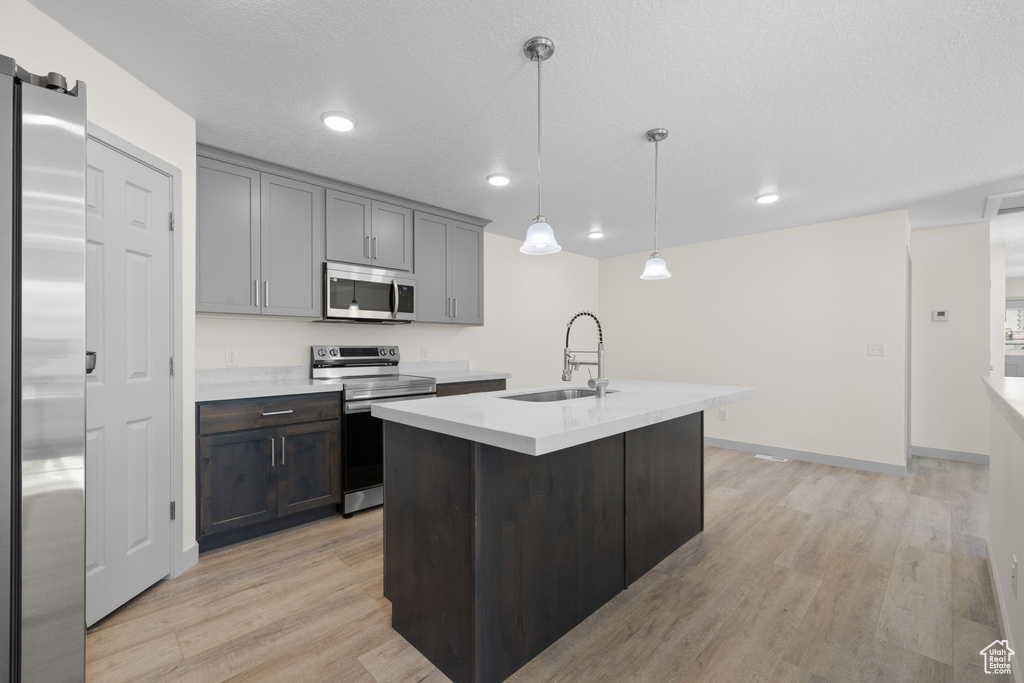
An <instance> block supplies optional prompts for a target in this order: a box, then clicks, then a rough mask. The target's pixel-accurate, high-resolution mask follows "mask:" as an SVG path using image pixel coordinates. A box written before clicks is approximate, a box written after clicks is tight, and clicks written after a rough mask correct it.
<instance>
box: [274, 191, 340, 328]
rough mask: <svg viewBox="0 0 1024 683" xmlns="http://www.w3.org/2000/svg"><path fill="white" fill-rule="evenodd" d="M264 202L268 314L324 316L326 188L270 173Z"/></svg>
mask: <svg viewBox="0 0 1024 683" xmlns="http://www.w3.org/2000/svg"><path fill="white" fill-rule="evenodd" d="M260 204H261V217H262V218H261V224H262V230H261V235H262V239H261V245H262V252H263V258H262V275H263V292H262V299H261V303H262V305H263V309H262V310H263V313H264V314H266V315H294V316H301V317H307V318H311V317H316V316H319V315H320V314H321V305H320V300H321V296H322V295H321V290H322V287H321V286H320V267H321V266H320V264H321V261H322V256H321V255H322V253H323V252H322V251H321V249H322V247H321V246H320V245H321V244H323V239H324V238H323V235H324V214H323V209H324V190H323V188H320V187H316V186H315V185H310V184H308V183H303V182H299V181H298V180H292V179H290V178H281V177H279V176H275V175H271V174H269V173H264V174H262V178H261V182H260Z"/></svg>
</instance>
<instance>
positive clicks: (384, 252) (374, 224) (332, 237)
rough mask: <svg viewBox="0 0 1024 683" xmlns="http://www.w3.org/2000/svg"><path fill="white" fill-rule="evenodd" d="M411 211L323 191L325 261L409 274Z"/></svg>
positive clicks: (333, 191)
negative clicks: (325, 200)
mask: <svg viewBox="0 0 1024 683" xmlns="http://www.w3.org/2000/svg"><path fill="white" fill-rule="evenodd" d="M412 214H413V212H412V209H407V208H405V207H402V206H396V205H394V204H388V203H386V202H379V201H376V200H370V199H364V198H363V197H359V196H356V195H353V194H348V193H347V192H338V191H337V190H328V191H327V240H326V244H327V248H326V254H327V260H328V261H341V262H343V263H359V264H363V265H372V266H377V267H379V268H389V269H391V270H412V252H413V244H412V234H413V226H412V222H413V218H412Z"/></svg>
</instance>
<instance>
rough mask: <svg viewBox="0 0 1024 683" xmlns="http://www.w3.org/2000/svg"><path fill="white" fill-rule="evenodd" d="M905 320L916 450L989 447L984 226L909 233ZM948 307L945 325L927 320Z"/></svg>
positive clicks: (987, 264) (985, 449) (987, 258)
mask: <svg viewBox="0 0 1024 683" xmlns="http://www.w3.org/2000/svg"><path fill="white" fill-rule="evenodd" d="M910 255H911V258H912V259H913V261H914V276H913V292H914V299H913V306H912V312H911V319H912V323H913V328H912V330H913V331H912V345H911V346H912V353H911V371H912V374H913V384H912V390H911V401H912V405H911V420H910V423H911V443H912V444H913V446H914V447H915V453H918V454H921V455H928V454H929V453H928V452H927V451H922V450H918V449H920V448H921V447H924V448H927V449H940V450H943V451H956V452H958V453H970V454H981V455H983V456H987V455H988V452H989V425H988V399H987V398H986V397H985V387H984V386H983V384H982V382H981V378H982V377H985V376H987V375H988V374H989V365H990V361H991V329H992V328H991V318H990V311H991V300H990V292H991V289H990V287H989V279H990V276H989V270H990V263H991V259H992V253H991V248H990V246H989V239H988V223H970V224H966V225H951V226H946V227H941V228H930V229H928V230H915V231H913V232H912V233H911V235H910ZM938 309H947V310H948V311H949V320H948V321H947V322H932V319H931V316H932V311H933V310H938Z"/></svg>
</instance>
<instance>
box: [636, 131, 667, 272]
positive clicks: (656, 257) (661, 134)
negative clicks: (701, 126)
mask: <svg viewBox="0 0 1024 683" xmlns="http://www.w3.org/2000/svg"><path fill="white" fill-rule="evenodd" d="M646 137H647V141H648V142H653V143H654V251H653V252H652V253H651V257H650V258H649V259H647V264H646V265H645V266H644V272H643V274H642V275H641V276H640V279H641V280H665V279H667V278H670V277H672V273H670V272H668V266H667V265H665V259H663V258H661V254H659V253H658V143H659V142H661V141H662V140H664V139H665V138H667V137H668V131H667V130H665V129H664V128H652V129H651V130H649V131H647V133H646Z"/></svg>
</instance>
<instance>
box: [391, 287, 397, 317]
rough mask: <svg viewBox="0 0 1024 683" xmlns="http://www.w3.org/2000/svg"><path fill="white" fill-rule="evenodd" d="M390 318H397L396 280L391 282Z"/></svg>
mask: <svg viewBox="0 0 1024 683" xmlns="http://www.w3.org/2000/svg"><path fill="white" fill-rule="evenodd" d="M391 318H392V319H396V318H398V280H392V281H391Z"/></svg>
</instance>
